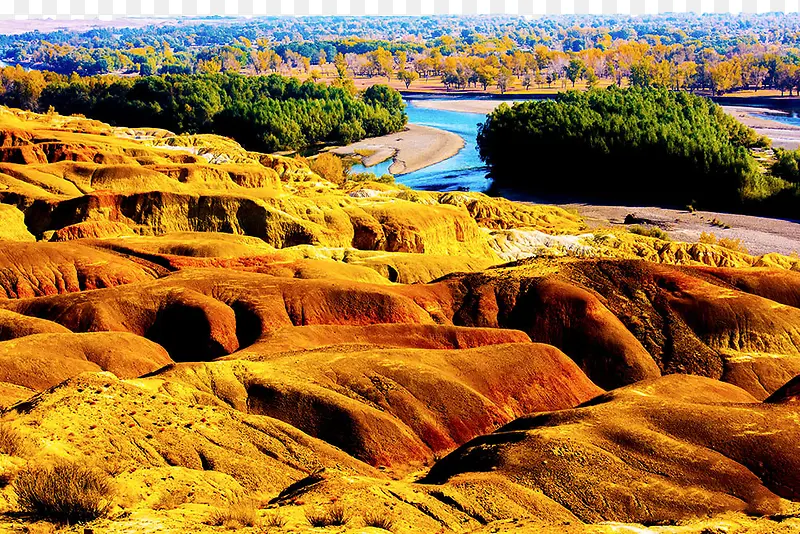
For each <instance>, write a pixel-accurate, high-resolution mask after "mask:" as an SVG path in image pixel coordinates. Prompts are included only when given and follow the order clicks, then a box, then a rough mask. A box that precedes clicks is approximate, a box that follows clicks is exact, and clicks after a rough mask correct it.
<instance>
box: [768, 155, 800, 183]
mask: <svg viewBox="0 0 800 534" xmlns="http://www.w3.org/2000/svg"><path fill="white" fill-rule="evenodd" d="M772 174H774V175H775V176H777V177H779V178H782V179H784V180H786V181H788V182H792V183H795V184H796V183H800V150H786V149H783V148H776V149H775V163H774V164H773V165H772Z"/></svg>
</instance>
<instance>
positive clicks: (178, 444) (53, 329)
mask: <svg viewBox="0 0 800 534" xmlns="http://www.w3.org/2000/svg"><path fill="white" fill-rule="evenodd" d="M0 161H1V162H2V163H0V220H2V223H1V224H0V238H2V241H0V406H3V407H4V408H3V411H2V413H1V414H0V430H2V433H4V434H5V435H12V436H15V438H16V439H17V440H18V441H19V446H18V447H11V449H13V450H6V452H11V453H12V454H0V475H2V476H0V486H2V489H0V513H2V515H0V530H3V531H8V532H49V531H51V528H52V527H51V526H50V525H49V524H48V523H46V522H44V521H41V520H39V519H37V518H36V517H31V516H29V515H25V514H24V513H22V511H21V510H20V503H19V502H18V496H17V489H16V487H17V482H16V480H17V479H18V477H19V476H20V473H24V472H26V470H29V469H31V468H32V467H36V466H46V465H50V464H52V463H57V462H60V461H63V460H65V459H66V460H68V461H71V462H76V463H78V464H79V465H82V466H88V467H90V468H91V469H94V470H95V471H96V472H101V473H104V475H103V476H107V477H108V479H109V480H110V485H111V489H112V493H111V495H110V497H109V498H108V505H109V506H108V514H107V516H106V517H104V518H101V519H97V520H95V521H93V522H91V523H90V524H89V525H73V526H61V527H59V528H63V529H64V530H65V531H68V532H70V531H73V532H83V531H84V530H83V529H84V528H90V529H91V530H92V531H93V532H109V533H116V532H120V533H121V532H153V533H155V532H176V533H177V532H217V531H219V532H222V531H225V530H226V529H228V528H238V529H239V530H240V531H242V532H265V531H270V530H271V531H277V532H309V531H320V532H321V531H322V529H321V528H318V527H314V526H312V524H311V522H310V519H309V518H311V519H313V517H314V516H315V515H317V516H326V515H332V514H334V512H337V511H342V512H343V515H344V518H343V519H344V520H346V523H345V524H344V525H340V526H332V527H327V528H326V531H329V532H381V531H385V530H391V531H393V532H397V533H401V532H409V533H413V532H420V533H423V532H425V533H427V532H458V533H462V532H480V533H489V532H512V531H513V532H545V533H546V532H553V533H556V532H570V533H571V532H574V533H583V532H597V533H600V532H632V533H633V532H637V533H642V532H675V533H678V532H686V533H690V532H696V533H701V532H702V533H706V534H710V533H718V532H728V533H733V532H765V533H766V532H798V531H800V518H799V517H800V516H799V515H798V513H799V512H800V506H799V505H798V503H797V502H798V501H800V381H799V380H800V379H798V378H797V377H798V375H800V261H798V259H797V258H792V257H786V256H781V255H778V254H767V255H763V256H759V257H755V256H750V255H748V254H745V253H743V252H739V251H733V250H730V249H727V248H723V247H720V246H718V245H708V244H698V243H678V242H665V241H660V240H658V239H654V238H649V237H644V236H639V235H634V234H630V233H625V232H624V231H620V230H619V229H616V230H613V229H610V230H608V231H606V230H597V229H595V230H592V231H591V232H589V231H588V230H587V229H586V226H585V225H584V222H583V221H582V220H581V219H580V218H579V217H578V216H577V215H575V214H573V213H569V212H567V211H564V210H562V209H559V208H555V207H548V206H529V205H521V204H515V203H512V202H509V201H506V200H503V199H496V198H489V197H486V196H484V195H480V194H474V193H428V192H416V191H411V190H408V189H405V188H402V187H396V186H390V185H385V184H378V183H365V182H359V183H353V182H346V183H345V184H344V185H342V186H337V185H335V184H333V183H330V182H327V181H325V180H324V179H322V178H320V177H319V176H317V175H315V174H314V173H313V172H311V171H310V170H309V168H308V167H307V165H306V164H305V163H304V162H302V161H299V160H294V159H288V158H283V157H277V156H270V155H264V154H257V153H252V152H246V151H245V150H243V149H242V148H241V147H239V146H238V145H236V144H235V143H233V142H231V141H230V140H226V139H222V138H219V137H214V136H175V135H172V134H170V133H169V132H164V131H159V130H142V129H138V130H133V129H123V128H112V127H110V126H108V125H106V124H102V123H98V122H96V121H90V120H86V119H82V118H76V117H61V116H59V115H35V114H30V113H25V112H21V111H18V110H10V109H7V108H3V109H0ZM0 445H2V444H0ZM242 510H244V512H242ZM242 515H244V516H248V517H249V518H250V520H247V521H244V522H243V523H242V522H240V523H239V524H237V522H236V521H235V519H236V517H240V516H242ZM226 519H227V521H226ZM215 523H223V524H222V525H215ZM225 523H227V524H225ZM248 523H253V525H252V526H250V525H248ZM380 527H383V530H381V528H380Z"/></svg>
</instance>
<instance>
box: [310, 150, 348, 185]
mask: <svg viewBox="0 0 800 534" xmlns="http://www.w3.org/2000/svg"><path fill="white" fill-rule="evenodd" d="M309 167H310V168H311V170H312V171H314V173H316V174H318V175H319V176H321V177H322V178H324V179H326V180H328V181H329V182H332V183H334V184H336V185H342V183H344V179H345V174H344V165H343V164H342V159H341V158H340V157H339V156H336V155H334V154H331V153H329V152H323V153H322V154H320V155H319V156H317V157H316V158H314V159H312V160H311V161H310V165H309Z"/></svg>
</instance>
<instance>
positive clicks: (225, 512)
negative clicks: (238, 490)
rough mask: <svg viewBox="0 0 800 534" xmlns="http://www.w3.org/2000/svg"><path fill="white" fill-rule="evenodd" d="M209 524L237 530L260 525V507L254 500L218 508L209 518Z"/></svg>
mask: <svg viewBox="0 0 800 534" xmlns="http://www.w3.org/2000/svg"><path fill="white" fill-rule="evenodd" d="M208 524H209V525H212V526H216V527H225V528H227V529H231V530H236V529H240V528H245V527H255V526H258V525H260V521H259V518H258V507H257V506H256V504H255V502H253V501H252V500H241V501H239V502H236V503H233V504H231V505H228V506H221V507H218V508H217V509H216V510H214V511H213V512H212V513H211V516H210V517H209V518H208Z"/></svg>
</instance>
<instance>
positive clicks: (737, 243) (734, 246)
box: [698, 232, 750, 254]
mask: <svg viewBox="0 0 800 534" xmlns="http://www.w3.org/2000/svg"><path fill="white" fill-rule="evenodd" d="M698 242H699V243H705V244H706V245H718V246H720V247H724V248H727V249H728V250H732V251H734V252H741V253H742V254H749V253H750V252H749V251H748V250H747V247H745V246H744V244H742V240H741V239H729V238H727V237H720V238H719V239H717V236H715V235H714V234H707V233H706V232H702V233H701V234H700V238H699V239H698Z"/></svg>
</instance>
